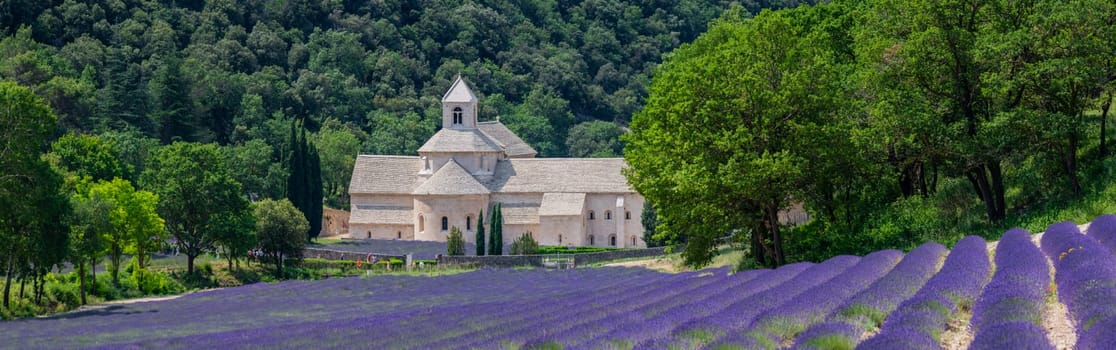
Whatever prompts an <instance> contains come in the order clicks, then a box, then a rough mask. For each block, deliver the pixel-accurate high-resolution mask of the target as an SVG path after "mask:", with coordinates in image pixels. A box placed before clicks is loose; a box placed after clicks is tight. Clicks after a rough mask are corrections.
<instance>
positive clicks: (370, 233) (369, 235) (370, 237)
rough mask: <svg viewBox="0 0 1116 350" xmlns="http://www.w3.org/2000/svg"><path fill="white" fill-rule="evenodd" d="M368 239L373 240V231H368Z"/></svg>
mask: <svg viewBox="0 0 1116 350" xmlns="http://www.w3.org/2000/svg"><path fill="white" fill-rule="evenodd" d="M368 239H372V231H368Z"/></svg>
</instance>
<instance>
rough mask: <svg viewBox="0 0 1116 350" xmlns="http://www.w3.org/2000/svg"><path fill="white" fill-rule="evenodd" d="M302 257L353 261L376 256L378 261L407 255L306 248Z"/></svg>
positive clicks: (400, 258)
mask: <svg viewBox="0 0 1116 350" xmlns="http://www.w3.org/2000/svg"><path fill="white" fill-rule="evenodd" d="M302 257H303V258H308V259H313V258H317V259H326V260H353V261H355V260H360V261H368V260H369V258H371V257H375V258H376V260H377V261H380V260H383V259H390V258H395V259H399V260H404V259H406V256H403V255H388V254H377V253H358V252H346V251H340V250H330V249H321V248H306V249H303V250H302Z"/></svg>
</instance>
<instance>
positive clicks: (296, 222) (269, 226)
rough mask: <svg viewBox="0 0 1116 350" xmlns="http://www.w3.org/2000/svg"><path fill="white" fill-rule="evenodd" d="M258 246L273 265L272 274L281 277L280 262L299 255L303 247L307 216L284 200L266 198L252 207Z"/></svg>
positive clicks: (281, 267) (307, 225) (281, 264)
mask: <svg viewBox="0 0 1116 350" xmlns="http://www.w3.org/2000/svg"><path fill="white" fill-rule="evenodd" d="M254 207H255V209H254V210H255V214H256V235H257V237H259V247H260V249H262V250H263V253H264V254H265V255H267V257H268V258H269V259H271V261H272V263H274V264H275V275H276V276H277V277H282V275H283V259H284V258H290V257H300V256H302V249H303V248H304V247H306V230H308V229H309V228H310V224H309V223H307V222H306V217H305V216H303V215H302V212H299V211H298V208H295V206H294V204H291V202H290V201H288V200H286V199H281V200H271V199H265V200H263V201H260V202H257V203H255V204H254Z"/></svg>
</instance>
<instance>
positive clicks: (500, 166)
mask: <svg viewBox="0 0 1116 350" xmlns="http://www.w3.org/2000/svg"><path fill="white" fill-rule="evenodd" d="M625 167H627V164H626V163H625V162H624V159H623V158H527V159H522V158H520V159H508V160H501V161H499V162H497V163H496V170H495V175H494V176H493V179H492V182H491V184H490V185H489V188H490V189H491V190H492V192H502V193H562V192H566V193H628V192H635V191H634V190H633V189H632V188H631V186H629V185H628V179H627V178H625V177H624V175H623V174H621V173H620V170H621V169H623V168H625Z"/></svg>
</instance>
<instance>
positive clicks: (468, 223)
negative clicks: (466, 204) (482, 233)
mask: <svg viewBox="0 0 1116 350" xmlns="http://www.w3.org/2000/svg"><path fill="white" fill-rule="evenodd" d="M472 229H473V217H472V216H466V217H465V231H471V230H472Z"/></svg>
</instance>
